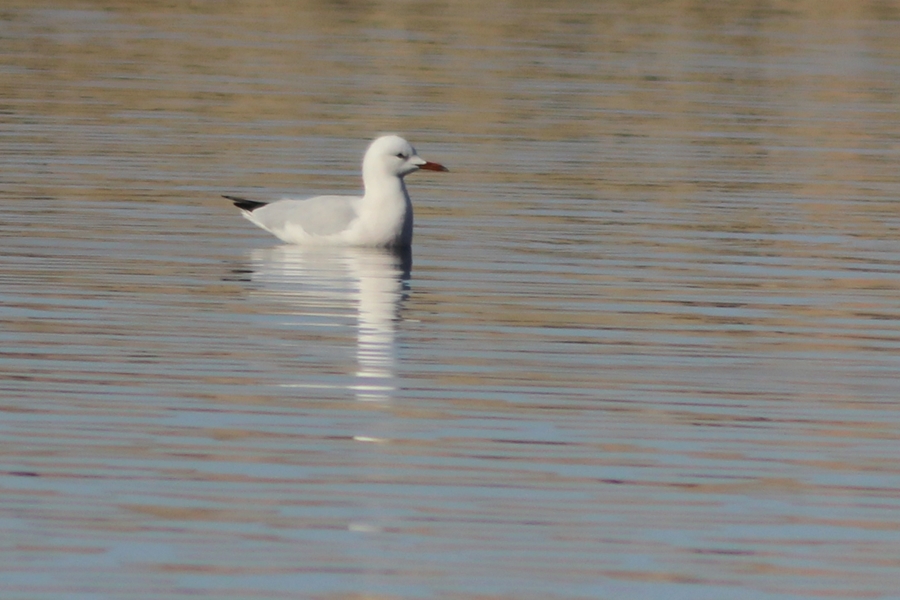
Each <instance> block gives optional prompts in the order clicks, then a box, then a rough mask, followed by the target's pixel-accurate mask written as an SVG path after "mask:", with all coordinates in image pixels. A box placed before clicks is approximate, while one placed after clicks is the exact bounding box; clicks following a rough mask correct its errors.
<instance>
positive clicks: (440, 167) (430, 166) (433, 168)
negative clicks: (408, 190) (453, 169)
mask: <svg viewBox="0 0 900 600" xmlns="http://www.w3.org/2000/svg"><path fill="white" fill-rule="evenodd" d="M419 168H420V169H425V170H426V171H449V170H450V169H448V168H447V167H445V166H444V165H439V164H437V163H433V162H427V161H426V162H425V164H423V165H419Z"/></svg>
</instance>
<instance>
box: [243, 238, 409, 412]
mask: <svg viewBox="0 0 900 600" xmlns="http://www.w3.org/2000/svg"><path fill="white" fill-rule="evenodd" d="M251 258H252V264H253V274H252V276H251V277H252V280H253V281H254V283H256V284H258V285H260V286H261V288H260V291H261V292H262V293H264V294H265V295H266V296H268V297H269V298H272V299H278V300H280V301H282V302H287V303H289V304H290V305H291V307H292V308H293V311H292V312H294V314H297V315H303V316H304V317H307V318H308V319H309V323H308V324H310V325H311V326H312V325H313V324H314V323H319V324H321V325H325V326H328V325H339V324H343V323H345V322H346V319H348V317H349V318H352V317H353V316H354V315H355V317H356V319H355V320H356V359H357V370H356V373H355V374H354V375H353V376H352V379H351V380H350V381H346V382H343V384H342V385H341V387H344V388H345V389H351V390H353V391H354V393H355V395H356V398H357V399H358V400H361V401H366V402H371V401H387V400H390V399H391V398H392V397H393V394H394V392H395V390H396V361H397V350H396V339H395V337H396V323H397V321H398V320H399V314H400V307H401V303H402V301H403V299H404V297H405V296H406V293H407V291H408V285H409V277H410V271H411V268H412V253H411V251H410V250H409V249H408V248H406V249H402V250H399V249H398V250H389V249H379V248H353V247H347V248H335V247H325V248H310V247H302V246H292V245H285V246H278V247H275V248H270V249H264V250H255V251H253V253H252V256H251ZM290 387H314V386H308V385H305V384H300V385H291V386H290ZM315 387H321V386H315Z"/></svg>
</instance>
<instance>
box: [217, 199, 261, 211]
mask: <svg viewBox="0 0 900 600" xmlns="http://www.w3.org/2000/svg"><path fill="white" fill-rule="evenodd" d="M222 197H223V198H226V199H228V200H231V201H232V202H234V205H235V206H237V207H238V208H239V209H241V210H246V211H247V212H253V211H254V210H256V209H257V208H259V207H260V206H265V205H266V203H265V202H257V201H256V200H247V199H246V198H240V197H238V196H225V195H223V196H222Z"/></svg>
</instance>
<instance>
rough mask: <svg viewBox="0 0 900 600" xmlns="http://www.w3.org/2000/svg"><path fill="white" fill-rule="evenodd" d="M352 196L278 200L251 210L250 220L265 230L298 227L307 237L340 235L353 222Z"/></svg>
mask: <svg viewBox="0 0 900 600" xmlns="http://www.w3.org/2000/svg"><path fill="white" fill-rule="evenodd" d="M354 200H356V198H354V197H352V196H319V197H317V198H310V199H308V200H279V201H277V202H272V203H271V204H267V205H265V206H262V207H260V208H257V209H256V210H254V211H253V217H254V219H255V220H256V221H258V222H259V223H260V224H261V225H263V226H264V227H265V228H266V229H269V230H273V229H275V230H278V229H284V228H285V226H286V225H287V224H290V225H291V226H294V227H297V226H299V227H301V228H302V229H303V231H305V232H306V233H308V234H309V235H332V234H335V233H340V232H342V231H344V230H345V229H347V227H349V226H350V223H352V222H353V221H355V220H356V218H357V216H358V215H357V212H356V206H355V202H354Z"/></svg>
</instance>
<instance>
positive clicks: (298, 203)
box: [224, 135, 448, 248]
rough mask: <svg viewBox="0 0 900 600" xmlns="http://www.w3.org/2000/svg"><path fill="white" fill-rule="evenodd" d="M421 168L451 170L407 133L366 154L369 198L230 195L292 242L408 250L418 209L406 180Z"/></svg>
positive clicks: (383, 141)
mask: <svg viewBox="0 0 900 600" xmlns="http://www.w3.org/2000/svg"><path fill="white" fill-rule="evenodd" d="M419 169H425V170H427V171H447V170H448V169H447V168H446V167H445V166H443V165H439V164H438V163H433V162H428V161H427V160H424V159H422V158H420V157H419V155H418V154H416V149H415V148H413V147H412V145H411V144H410V143H409V142H407V141H406V140H404V139H403V138H401V137H398V136H396V135H386V136H384V137H380V138H378V139H377V140H375V141H374V142H372V144H371V145H370V146H369V149H368V150H367V151H366V155H365V157H363V163H362V171H363V184H364V186H365V194H364V195H363V196H316V197H315V198H307V199H305V200H298V199H293V198H285V199H283V200H278V201H276V202H271V203H265V202H257V201H255V200H247V199H246V198H239V197H236V196H224V197H225V198H228V199H229V200H231V201H232V202H234V205H235V206H237V207H238V208H240V209H241V210H242V211H243V215H244V217H246V218H247V219H248V220H250V221H252V222H253V223H256V224H257V225H259V226H260V227H262V228H263V229H265V230H266V231H268V232H269V233H272V234H274V235H275V236H276V237H277V238H279V239H281V240H283V241H285V242H288V243H289V244H301V245H341V246H377V247H396V248H406V247H409V245H410V243H412V233H413V210H412V202H410V199H409V193H408V192H407V191H406V184H405V183H404V182H403V178H404V177H405V176H407V175H409V174H410V173H414V172H416V171H418V170H419Z"/></svg>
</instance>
